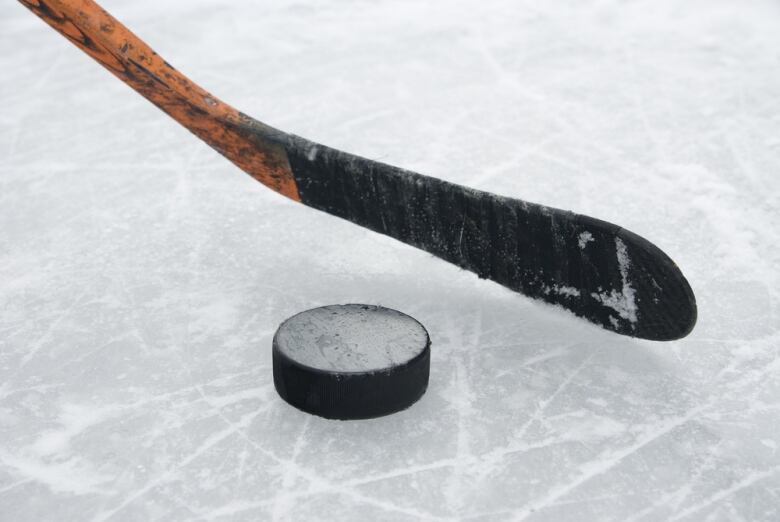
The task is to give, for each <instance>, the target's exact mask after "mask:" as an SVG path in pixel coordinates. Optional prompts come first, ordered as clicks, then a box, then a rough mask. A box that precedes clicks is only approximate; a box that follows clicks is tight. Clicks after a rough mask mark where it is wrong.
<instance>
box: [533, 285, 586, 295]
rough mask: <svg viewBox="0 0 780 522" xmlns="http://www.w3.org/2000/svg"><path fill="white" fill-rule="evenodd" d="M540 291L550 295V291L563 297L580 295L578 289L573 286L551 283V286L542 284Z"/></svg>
mask: <svg viewBox="0 0 780 522" xmlns="http://www.w3.org/2000/svg"><path fill="white" fill-rule="evenodd" d="M542 292H544V294H545V295H550V294H551V293H553V294H557V295H562V296H565V297H579V296H580V291H579V289H577V288H574V287H573V286H564V285H553V286H547V285H544V286H543V287H542Z"/></svg>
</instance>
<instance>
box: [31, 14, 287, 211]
mask: <svg viewBox="0 0 780 522" xmlns="http://www.w3.org/2000/svg"><path fill="white" fill-rule="evenodd" d="M20 2H21V3H22V4H23V5H25V6H26V7H28V8H29V9H30V10H31V11H33V12H34V13H35V14H36V15H38V16H39V17H40V18H42V19H43V20H44V21H45V22H46V23H47V24H49V25H50V26H51V27H53V28H54V29H56V30H57V31H58V32H60V33H61V34H62V35H63V36H65V37H66V38H67V39H68V40H70V41H71V42H73V43H74V44H75V45H77V46H78V47H79V48H81V49H82V50H83V51H84V52H86V53H87V54H89V55H90V56H91V57H92V58H94V59H95V60H96V61H97V62H98V63H100V64H101V65H102V66H103V67H105V68H106V69H108V70H109V71H110V72H111V73H112V74H114V75H115V76H116V77H117V78H119V79H120V80H122V81H123V82H125V83H126V84H128V85H129V86H130V87H132V88H133V89H135V90H136V91H138V92H139V93H140V94H142V95H143V96H144V97H145V98H146V99H148V100H149V101H151V102H152V103H154V104H155V105H156V106H157V107H159V108H160V109H162V110H163V111H165V112H166V113H167V114H168V115H169V116H171V117H172V118H173V119H175V120H176V121H178V122H179V123H180V124H182V125H183V126H184V127H186V128H187V129H189V130H190V131H191V132H192V133H193V134H195V135H196V136H198V137H199V138H200V139H202V140H203V141H205V142H206V143H208V144H209V145H210V146H211V147H212V148H214V149H215V150H217V151H218V152H219V153H220V154H222V155H223V156H225V157H226V158H228V159H229V160H230V161H232V162H233V163H235V164H236V165H237V166H238V167H240V168H241V169H242V170H244V171H245V172H247V173H248V174H249V175H250V176H252V177H253V178H255V179H256V180H258V181H260V182H261V183H263V184H264V185H267V186H268V187H270V188H271V189H273V190H275V191H276V192H279V193H280V194H283V195H285V196H287V197H288V198H291V199H293V200H295V201H300V196H299V194H298V188H297V186H296V184H295V179H294V178H293V175H292V172H291V170H290V164H289V161H288V159H287V154H286V152H285V150H284V146H283V145H282V144H280V143H277V142H276V141H274V140H273V139H271V138H270V137H267V136H264V134H269V135H270V134H272V133H273V129H271V128H270V127H268V128H267V129H265V130H267V132H265V133H263V132H258V130H260V131H262V130H264V129H262V128H260V129H259V127H263V124H261V123H259V122H257V121H254V120H252V119H251V118H249V117H248V116H246V115H244V114H243V113H241V112H239V111H238V110H236V109H234V108H233V107H231V106H230V105H228V104H226V103H224V102H222V101H221V100H219V99H218V98H216V97H215V96H213V95H211V94H210V93H208V92H207V91H205V90H204V89H202V88H201V87H199V86H198V85H196V84H195V83H193V82H192V81H191V80H189V79H188V78H187V77H186V76H184V75H183V74H181V73H180V72H179V71H177V70H176V69H174V68H173V67H172V66H171V65H170V64H169V63H168V62H166V61H165V60H164V59H163V58H162V57H160V56H159V55H158V54H157V53H156V52H154V51H153V50H152V49H151V48H150V47H149V46H148V45H146V44H145V43H144V42H143V41H141V39H140V38H138V37H137V36H136V35H135V34H133V33H132V32H131V31H130V30H129V29H127V28H126V27H125V26H123V25H122V24H121V23H120V22H119V21H117V20H116V19H115V18H114V17H112V16H111V15H110V14H108V13H107V12H106V11H105V10H104V9H102V8H101V7H100V6H99V5H98V4H96V3H95V2H93V1H92V0H20Z"/></svg>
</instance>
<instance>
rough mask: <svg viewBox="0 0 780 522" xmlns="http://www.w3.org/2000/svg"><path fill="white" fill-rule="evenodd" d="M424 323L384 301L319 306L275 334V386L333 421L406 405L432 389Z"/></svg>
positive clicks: (289, 398) (308, 409)
mask: <svg viewBox="0 0 780 522" xmlns="http://www.w3.org/2000/svg"><path fill="white" fill-rule="evenodd" d="M430 345H431V342H430V338H429V337H428V332H427V331H426V330H425V328H424V327H423V325H421V324H420V323H419V322H417V321H416V320H415V319H413V318H411V317H409V316H408V315H406V314H402V313H401V312H398V311H396V310H392V309H390V308H384V307H382V306H372V305H362V304H346V305H330V306H323V307H320V308H314V309H312V310H307V311H305V312H301V313H299V314H297V315H294V316H292V317H290V318H289V319H287V320H286V321H284V322H283V323H282V324H281V326H279V329H278V330H277V331H276V335H274V340H273V373H274V386H275V387H276V391H277V392H278V393H279V395H280V396H281V397H282V399H284V400H285V401H287V402H288V403H289V404H291V405H293V406H295V407H296V408H298V409H300V410H303V411H305V412H308V413H312V414H314V415H319V416H321V417H326V418H329V419H367V418H371V417H380V416H382V415H387V414H389V413H393V412H396V411H399V410H403V409H405V408H408V407H409V406H411V405H412V404H413V403H414V402H416V401H417V400H418V399H419V398H420V397H422V395H423V393H425V390H426V388H427V387H428V373H429V370H430V360H431V355H430V354H431V350H430Z"/></svg>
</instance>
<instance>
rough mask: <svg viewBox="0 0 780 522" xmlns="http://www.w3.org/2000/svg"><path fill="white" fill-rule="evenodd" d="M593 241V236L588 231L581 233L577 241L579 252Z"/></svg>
mask: <svg viewBox="0 0 780 522" xmlns="http://www.w3.org/2000/svg"><path fill="white" fill-rule="evenodd" d="M591 241H593V234H591V233H590V232H588V231H585V232H583V233H582V234H580V236H579V238H578V239H577V243H578V244H579V245H580V250H585V247H586V246H587V245H588V243H590V242H591Z"/></svg>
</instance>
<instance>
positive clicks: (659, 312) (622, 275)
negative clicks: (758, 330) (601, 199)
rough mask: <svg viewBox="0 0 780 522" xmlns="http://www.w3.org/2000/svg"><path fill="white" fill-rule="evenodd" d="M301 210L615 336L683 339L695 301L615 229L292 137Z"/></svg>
mask: <svg viewBox="0 0 780 522" xmlns="http://www.w3.org/2000/svg"><path fill="white" fill-rule="evenodd" d="M286 149H287V153H288V157H289V160H290V165H291V167H292V171H293V176H294V177H295V181H296V184H297V186H298V190H299V193H300V196H301V201H302V202H303V203H305V204H306V205H309V206H311V207H313V208H316V209H319V210H322V211H325V212H327V213H329V214H333V215H335V216H338V217H341V218H344V219H347V220H349V221H351V222H353V223H356V224H358V225H361V226H364V227H366V228H368V229H371V230H373V231H376V232H379V233H382V234H385V235H388V236H390V237H393V238H395V239H398V240H399V241H403V242H404V243H407V244H409V245H413V246H415V247H417V248H420V249H422V250H424V251H426V252H430V253H431V254H433V255H435V256H437V257H440V258H442V259H444V260H446V261H449V262H450V263H453V264H455V265H457V266H459V267H461V268H464V269H466V270H470V271H472V272H474V273H476V274H477V275H478V276H479V277H481V278H485V279H491V280H493V281H495V282H497V283H500V284H501V285H504V286H506V287H508V288H510V289H512V290H515V291H517V292H521V293H523V294H526V295H528V296H531V297H534V298H537V299H542V300H544V301H547V302H548V303H553V304H557V305H560V306H562V307H564V308H566V309H568V310H570V311H572V312H573V313H575V314H576V315H578V316H580V317H583V318H585V319H588V320H589V321H591V322H593V323H596V324H599V325H601V326H603V327H604V328H606V329H608V330H612V331H614V332H617V333H619V334H624V335H629V336H633V337H640V338H644V339H653V340H672V339H678V338H680V337H684V336H685V335H687V334H688V333H689V332H690V331H691V330H692V329H693V326H694V324H695V323H696V300H695V298H694V295H693V292H692V290H691V288H690V286H689V285H688V282H687V281H686V280H685V277H684V276H683V275H682V273H681V272H680V270H679V269H678V268H677V266H676V265H675V264H674V262H673V261H672V260H671V259H670V258H669V257H668V256H667V255H666V254H664V253H663V252H662V251H661V250H660V249H659V248H658V247H656V246H655V245H653V244H652V243H650V242H649V241H647V240H645V239H643V238H641V237H639V236H637V235H636V234H633V233H631V232H629V231H627V230H624V229H621V228H620V227H618V226H617V225H614V224H612V223H607V222H605V221H601V220H598V219H594V218H590V217H587V216H582V215H578V214H575V213H573V212H568V211H563V210H559V209H554V208H549V207H545V206H542V205H536V204H533V203H527V202H525V201H521V200H518V199H512V198H506V197H502V196H497V195H495V194H491V193H489V192H482V191H479V190H474V189H470V188H468V187H463V186H460V185H456V184H453V183H448V182H446V181H442V180H439V179H436V178H431V177H428V176H423V175H420V174H416V173H414V172H409V171H405V170H402V169H399V168H396V167H392V166H389V165H385V164H382V163H379V162H375V161H371V160H368V159H365V158H361V157H358V156H354V155H352V154H348V153H345V152H341V151H338V150H335V149H331V148H329V147H325V146H322V145H318V144H315V143H312V142H310V141H308V140H305V139H303V138H299V137H297V136H290V137H289V139H288V142H287V144H286Z"/></svg>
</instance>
